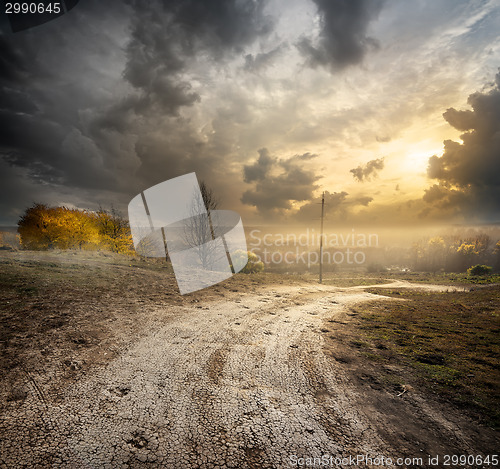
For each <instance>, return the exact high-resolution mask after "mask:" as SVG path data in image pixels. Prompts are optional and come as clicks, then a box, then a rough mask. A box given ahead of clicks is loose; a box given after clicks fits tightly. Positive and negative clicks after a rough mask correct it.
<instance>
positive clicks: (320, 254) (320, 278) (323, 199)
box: [319, 191, 325, 283]
mask: <svg viewBox="0 0 500 469" xmlns="http://www.w3.org/2000/svg"><path fill="white" fill-rule="evenodd" d="M324 216H325V192H324V191H323V195H322V197H321V232H320V235H319V283H323V218H324Z"/></svg>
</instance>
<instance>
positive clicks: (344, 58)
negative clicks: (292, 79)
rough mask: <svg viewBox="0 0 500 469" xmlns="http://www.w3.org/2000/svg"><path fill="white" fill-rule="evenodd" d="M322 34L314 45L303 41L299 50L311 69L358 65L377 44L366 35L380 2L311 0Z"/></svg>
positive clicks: (365, 0) (307, 40)
mask: <svg viewBox="0 0 500 469" xmlns="http://www.w3.org/2000/svg"><path fill="white" fill-rule="evenodd" d="M313 1H314V3H315V4H316V6H317V8H318V14H319V17H320V27H321V31H320V33H319V38H318V40H317V42H316V43H315V42H314V41H313V40H312V39H311V38H308V37H305V38H303V39H302V40H301V41H300V42H299V44H298V48H299V50H300V51H301V52H302V54H304V55H305V56H306V57H307V58H308V60H309V62H310V64H311V65H312V66H316V65H321V66H330V67H332V68H333V69H339V68H343V67H346V66H348V65H353V64H357V63H359V62H361V61H362V60H363V57H364V55H365V54H366V52H367V51H368V50H369V49H370V48H374V47H377V41H376V40H375V39H373V38H370V37H368V36H367V35H366V33H367V30H368V25H369V23H370V21H371V20H372V19H374V18H376V16H377V15H378V13H379V12H380V10H381V7H382V1H380V0H313Z"/></svg>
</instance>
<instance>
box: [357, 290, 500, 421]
mask: <svg viewBox="0 0 500 469" xmlns="http://www.w3.org/2000/svg"><path fill="white" fill-rule="evenodd" d="M373 293H377V294H381V295H387V296H392V297H396V298H402V299H404V300H405V301H401V302H394V301H382V302H380V301H377V302H372V303H369V304H365V305H361V306H360V307H359V308H357V313H359V314H358V315H357V316H356V318H357V324H358V327H359V329H360V331H361V333H362V336H361V339H362V340H363V341H365V342H366V343H367V347H365V348H364V349H363V353H364V355H365V356H366V357H367V358H370V359H372V360H374V361H380V362H388V361H392V362H394V361H396V362H397V363H399V364H403V365H404V366H405V367H407V369H408V370H411V372H412V374H413V376H414V378H415V379H416V381H417V382H418V384H419V385H421V386H423V388H424V389H427V390H428V391H431V392H435V393H438V394H439V395H440V396H441V397H443V398H444V399H446V400H448V401H451V402H453V403H455V404H457V405H459V406H461V407H463V408H464V409H468V410H471V411H473V412H474V413H477V415H479V416H480V417H481V418H482V419H483V420H485V421H487V422H488V423H489V424H491V425H493V426H495V427H498V426H500V396H499V394H498V389H500V373H499V369H500V334H499V332H500V316H499V315H500V287H499V286H490V287H483V288H479V289H476V290H473V291H471V292H432V293H431V292H424V291H412V290H406V289H405V290H384V289H373Z"/></svg>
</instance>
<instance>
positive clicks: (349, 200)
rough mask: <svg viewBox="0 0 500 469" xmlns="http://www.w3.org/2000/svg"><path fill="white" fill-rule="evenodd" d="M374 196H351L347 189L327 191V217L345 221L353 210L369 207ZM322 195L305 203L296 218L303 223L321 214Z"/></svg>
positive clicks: (330, 219) (309, 221) (331, 219)
mask: <svg viewBox="0 0 500 469" xmlns="http://www.w3.org/2000/svg"><path fill="white" fill-rule="evenodd" d="M372 201H373V197H369V196H349V193H348V192H346V191H341V192H329V191H325V217H326V219H327V220H329V221H334V220H337V221H339V222H341V223H344V222H345V221H346V219H347V217H349V216H351V215H352V214H353V210H356V209H358V208H360V207H367V206H368V205H369V204H370V202H372ZM320 206H321V196H318V197H314V198H313V199H312V200H310V201H309V202H307V203H306V204H304V205H303V206H302V207H300V209H299V210H298V211H297V213H296V214H295V218H296V219H297V220H298V221H299V222H302V223H311V221H312V220H314V219H317V218H318V217H319V215H320Z"/></svg>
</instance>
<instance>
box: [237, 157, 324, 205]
mask: <svg viewBox="0 0 500 469" xmlns="http://www.w3.org/2000/svg"><path fill="white" fill-rule="evenodd" d="M316 156H317V155H314V154H311V153H305V154H303V155H295V156H292V157H290V158H288V159H279V158H277V157H275V156H271V155H270V154H269V151H268V150H267V149H266V148H262V149H261V150H259V158H258V159H257V161H256V162H255V163H254V164H251V165H246V166H244V168H243V172H244V178H245V182H247V183H254V184H255V185H254V188H253V189H250V190H247V191H245V192H244V193H243V196H242V198H241V201H242V202H243V203H244V204H247V205H253V206H255V207H257V209H258V210H259V212H261V213H264V214H265V213H275V214H282V213H283V210H287V209H290V208H292V202H300V201H304V200H308V199H310V198H312V194H313V192H314V191H315V190H316V189H317V188H318V186H317V184H316V181H318V180H319V179H320V176H317V175H316V174H315V173H314V171H312V170H308V169H304V168H303V166H302V165H303V163H304V161H308V160H311V159H312V158H315V157H316Z"/></svg>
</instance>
